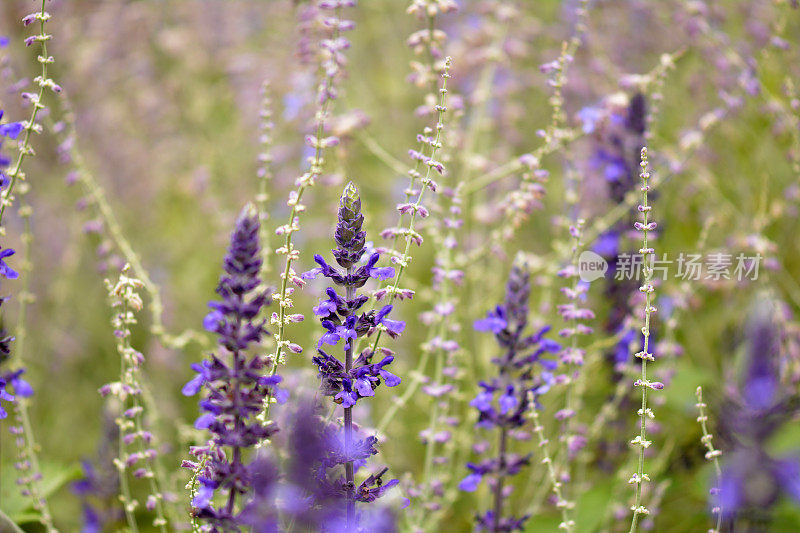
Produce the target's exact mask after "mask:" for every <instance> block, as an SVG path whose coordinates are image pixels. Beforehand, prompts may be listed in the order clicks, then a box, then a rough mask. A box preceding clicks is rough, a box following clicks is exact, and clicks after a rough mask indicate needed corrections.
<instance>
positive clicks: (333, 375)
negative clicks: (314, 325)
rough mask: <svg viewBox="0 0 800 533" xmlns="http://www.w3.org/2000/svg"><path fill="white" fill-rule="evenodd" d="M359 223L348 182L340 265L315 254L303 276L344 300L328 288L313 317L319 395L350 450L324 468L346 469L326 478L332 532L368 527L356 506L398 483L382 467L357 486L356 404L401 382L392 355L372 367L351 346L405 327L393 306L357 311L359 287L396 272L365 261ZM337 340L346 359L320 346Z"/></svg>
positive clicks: (373, 258)
mask: <svg viewBox="0 0 800 533" xmlns="http://www.w3.org/2000/svg"><path fill="white" fill-rule="evenodd" d="M363 223H364V215H362V214H361V197H360V195H359V193H358V189H357V188H356V187H355V185H354V184H353V183H352V182H350V183H348V184H347V186H346V187H345V188H344V191H343V192H342V197H341V200H340V202H339V210H338V220H337V223H336V230H335V234H334V240H335V241H336V248H334V249H333V251H332V253H333V257H334V258H335V259H336V262H337V264H338V265H339V267H338V268H337V267H334V266H331V265H329V264H328V263H327V262H326V261H325V259H324V258H323V257H322V256H320V255H316V256H314V261H316V263H317V264H318V265H319V267H318V268H315V269H313V270H310V271H309V272H307V273H305V274H304V275H303V277H304V278H307V279H309V278H311V277H315V276H317V275H319V274H322V275H323V276H325V277H327V278H329V279H330V280H331V281H332V282H333V283H334V284H335V285H337V286H340V287H342V290H343V291H344V296H341V295H340V292H341V291H340V292H337V291H336V290H335V289H334V288H333V287H329V288H328V289H326V291H325V293H326V296H327V298H326V299H323V300H320V302H319V305H317V306H316V307H314V314H315V315H316V316H318V317H319V318H320V323H321V325H322V327H323V328H324V330H325V332H324V333H323V335H322V336H321V337H320V339H319V342H318V345H317V346H318V350H317V353H318V355H317V356H316V357H314V358H313V362H314V364H315V365H317V368H318V370H319V374H318V375H319V378H320V381H321V391H322V393H323V394H324V395H326V396H330V397H332V398H333V401H334V403H336V404H338V405H340V406H341V407H342V408H343V410H344V431H343V433H344V445H343V448H344V449H345V450H348V451H347V452H346V453H344V454H336V455H334V456H333V457H330V458H329V459H328V460H327V461H326V462H325V464H324V466H325V470H327V471H331V472H332V471H334V469H337V468H339V467H341V466H344V474H345V475H344V477H343V478H342V477H341V475H339V476H338V477H336V480H335V481H331V480H330V479H329V478H330V477H331V475H333V474H332V473H331V472H327V473H326V474H325V479H326V483H328V484H330V488H329V490H330V491H331V492H332V493H335V494H342V495H343V496H344V500H345V502H344V509H342V511H343V512H342V513H341V514H340V516H338V517H337V522H336V524H337V525H336V526H335V527H334V526H331V525H330V524H328V529H330V530H331V531H339V530H341V531H356V530H361V529H360V528H363V527H366V517H367V516H369V513H367V512H365V511H360V512H358V513H357V512H356V502H361V503H371V502H373V501H375V500H376V499H377V498H379V497H380V496H382V495H383V494H384V493H385V492H386V491H387V490H389V489H390V488H391V487H393V486H395V485H397V483H398V481H397V480H391V481H389V482H386V483H384V482H383V481H382V478H381V476H383V474H384V473H385V471H386V470H385V469H384V470H383V471H381V472H380V473H378V474H373V475H371V476H369V477H368V478H367V479H366V480H365V481H364V482H363V483H361V484H360V485H358V486H356V485H355V477H354V472H355V470H356V469H357V468H358V467H360V466H362V465H364V464H365V461H366V458H367V455H365V456H363V457H354V456H353V454H352V453H351V451H352V450H356V449H358V448H359V447H358V445H356V444H355V443H354V432H355V430H354V427H353V418H352V416H353V414H352V408H353V407H354V406H355V405H356V404H357V403H358V402H359V401H360V400H362V399H364V398H371V397H373V396H375V390H376V389H377V388H378V386H380V384H381V383H385V384H386V385H387V386H388V387H396V386H397V385H399V384H400V382H401V380H400V378H399V377H398V376H396V375H394V374H392V373H391V372H389V371H388V370H386V368H385V367H387V366H388V365H389V364H391V362H392V361H393V360H394V357H392V356H391V355H387V356H386V357H384V358H383V360H381V361H380V362H379V363H373V361H372V359H373V356H374V354H373V353H372V350H371V349H370V348H367V349H365V350H364V351H363V352H361V354H359V355H358V356H357V357H354V354H353V348H354V345H355V343H356V342H357V341H358V339H359V338H361V337H366V336H369V335H371V334H372V333H374V332H375V331H377V330H379V329H381V330H383V329H385V330H386V332H387V333H388V334H389V336H391V337H396V336H398V335H399V334H400V333H401V332H402V331H403V329H405V322H402V321H399V320H392V319H390V318H389V314H390V313H391V311H392V306H391V305H387V306H384V307H383V308H381V309H380V310H379V311H377V312H376V311H374V310H373V311H367V312H362V311H361V308H362V307H363V305H364V304H365V303H366V302H367V301H368V300H369V298H368V297H366V296H359V295H358V294H357V292H358V289H359V288H361V287H362V286H364V284H366V283H367V281H368V280H369V279H370V278H376V279H379V280H386V279H389V278H391V277H393V276H394V274H395V272H394V268H392V267H378V266H376V265H377V263H378V261H379V260H380V254H379V253H378V252H373V253H371V254H369V256H368V257H367V258H366V260H365V259H364V256H365V253H366V240H365V239H366V232H364V231H363V230H362V225H363ZM381 326H382V328H381ZM340 340H344V341H345V342H344V343H343V344H342V349H343V350H344V360H341V359H339V358H337V357H335V356H333V355H330V354H328V353H326V352H324V351H322V349H321V348H322V347H323V346H325V345H329V346H338V345H339V341H340ZM373 444H374V442H372V441H371V443H370V445H369V450H370V453H369V454H368V455H372V454H373V453H377V452H376V450H374V448H373V447H372V445H373Z"/></svg>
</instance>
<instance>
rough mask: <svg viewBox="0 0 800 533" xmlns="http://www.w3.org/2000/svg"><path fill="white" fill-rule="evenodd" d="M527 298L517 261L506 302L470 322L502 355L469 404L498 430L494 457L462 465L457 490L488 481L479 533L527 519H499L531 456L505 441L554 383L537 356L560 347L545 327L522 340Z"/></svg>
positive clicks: (525, 277)
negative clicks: (509, 482) (509, 487)
mask: <svg viewBox="0 0 800 533" xmlns="http://www.w3.org/2000/svg"><path fill="white" fill-rule="evenodd" d="M529 298H530V274H529V272H528V269H527V264H526V262H525V261H524V259H523V258H522V257H518V258H517V259H516V260H515V262H514V265H513V266H512V268H511V272H510V274H509V277H508V283H507V285H506V297H505V302H504V303H503V304H502V305H498V306H497V307H496V308H495V309H494V310H492V311H490V312H489V313H488V314H487V316H486V318H484V319H482V320H478V321H476V322H475V329H476V330H478V331H485V332H491V333H493V334H494V336H495V338H496V340H497V343H498V345H499V346H500V348H501V350H502V354H501V355H500V356H499V357H496V358H494V359H492V363H493V364H494V365H496V366H497V369H498V373H497V376H495V377H493V378H492V379H491V380H488V381H481V382H479V383H478V384H479V385H480V387H481V389H482V390H481V392H480V393H479V394H478V395H477V396H476V397H475V399H473V400H472V402H470V405H471V406H472V407H474V408H475V409H477V410H478V412H479V417H478V423H477V424H476V426H477V427H478V428H482V429H488V430H497V434H498V444H497V455H496V456H495V457H490V458H487V459H483V460H482V461H480V462H478V463H467V468H468V469H469V470H470V474H469V475H468V476H467V477H465V478H464V479H463V480H462V481H461V483H460V484H459V488H461V489H462V490H465V491H469V492H472V491H475V490H477V488H478V485H479V484H480V483H481V482H482V481H483V479H484V477H487V476H488V477H490V478H492V480H493V485H491V486H492V501H493V505H492V509H491V510H488V511H486V512H485V513H484V514H477V515H476V517H475V519H476V526H477V529H478V530H479V531H490V532H492V533H498V532H509V531H522V530H524V528H525V522H526V521H527V519H528V518H529V516H530V515H524V516H521V517H513V516H504V509H503V507H504V500H505V498H506V497H507V493H506V490H505V488H504V487H505V481H506V478H508V477H511V476H513V475H516V474H518V473H519V472H520V471H521V470H522V469H523V468H524V467H526V466H528V465H529V464H530V457H531V455H530V454H528V455H524V456H520V455H517V454H513V453H511V451H510V444H511V442H510V441H511V439H512V438H514V437H515V433H513V432H514V431H515V430H518V429H520V428H521V427H523V426H524V425H525V424H526V422H527V420H528V418H529V415H528V411H530V410H531V409H536V408H538V407H539V406H538V405H537V402H536V397H538V396H540V395H542V394H544V393H545V392H547V391H548V390H549V389H550V386H551V385H552V384H553V383H554V376H553V374H552V371H553V370H554V369H555V368H556V366H557V363H556V362H555V361H552V360H548V359H544V358H543V357H542V356H543V355H545V354H546V353H548V352H550V353H555V352H558V351H559V350H560V349H561V346H560V345H559V344H558V343H556V342H554V341H551V340H549V339H546V338H545V334H546V333H547V332H548V331H549V330H550V328H549V327H544V328H542V329H540V330H539V331H537V332H535V333H533V334H532V335H529V334H527V332H526V329H527V327H528V300H529ZM537 367H541V369H538V368H537ZM537 425H538V424H537Z"/></svg>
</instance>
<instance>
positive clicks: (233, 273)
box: [182, 205, 286, 531]
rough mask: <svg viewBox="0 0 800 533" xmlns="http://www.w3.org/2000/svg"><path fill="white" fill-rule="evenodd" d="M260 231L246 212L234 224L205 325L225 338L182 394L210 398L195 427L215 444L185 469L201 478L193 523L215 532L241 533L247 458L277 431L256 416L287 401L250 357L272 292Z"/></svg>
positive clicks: (260, 359)
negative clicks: (263, 277)
mask: <svg viewBox="0 0 800 533" xmlns="http://www.w3.org/2000/svg"><path fill="white" fill-rule="evenodd" d="M258 228H259V222H258V211H257V210H256V208H255V206H253V205H247V206H246V207H245V208H244V209H243V210H242V212H241V214H240V215H239V218H238V219H237V221H236V227H235V228H234V231H233V233H232V235H231V241H230V247H229V249H228V254H227V255H226V256H225V259H224V262H223V268H224V270H225V275H223V276H222V278H221V279H220V282H219V285H218V286H217V294H219V295H220V296H221V298H222V300H221V301H213V302H211V303H209V307H211V309H212V310H211V312H210V313H209V314H208V315H207V316H206V318H205V320H204V321H203V325H204V327H205V328H206V329H207V330H208V331H211V332H213V333H216V334H217V335H218V336H219V339H218V342H219V345H220V346H221V350H220V352H219V353H218V354H212V356H211V358H210V359H206V360H204V361H203V362H202V363H201V364H195V365H192V368H193V369H194V370H195V372H197V376H196V377H195V378H194V379H192V380H191V381H189V383H187V384H186V386H184V388H183V391H182V392H183V394H185V395H187V396H190V395H194V394H196V393H198V392H199V391H200V390H201V389H203V388H204V389H205V390H206V391H207V395H206V397H205V398H204V399H203V400H201V401H200V408H201V410H202V411H203V414H202V415H201V416H200V417H199V418H198V419H197V421H196V422H195V427H196V428H197V429H205V430H208V431H209V432H210V433H211V441H210V443H209V445H207V446H200V447H196V448H194V449H193V452H192V453H193V455H195V456H196V457H197V458H198V459H200V463H193V462H190V461H185V462H184V466H186V467H189V468H193V469H197V470H198V472H199V478H198V480H199V484H200V486H199V489H198V490H197V493H196V494H195V495H194V498H193V499H192V507H193V508H194V515H195V517H196V518H198V519H200V520H202V521H205V522H206V523H207V524H208V525H209V526H210V529H211V531H227V530H229V529H236V528H237V525H238V524H240V520H239V518H238V516H237V514H238V509H237V505H236V499H237V496H239V495H243V494H246V493H248V492H250V491H251V490H252V489H253V487H252V468H251V466H252V465H250V464H248V463H247V462H246V458H245V457H244V454H245V452H246V451H247V450H248V449H251V448H253V447H254V446H255V445H256V444H258V443H259V442H261V441H263V440H264V439H267V438H269V437H270V435H272V434H273V433H275V432H276V431H277V427H275V425H274V424H267V425H263V424H261V422H259V421H258V420H257V419H256V415H257V414H258V413H259V412H260V411H261V409H262V407H263V405H264V401H265V400H266V399H267V397H268V396H272V397H275V398H276V399H277V400H278V401H279V402H283V401H285V399H286V393H285V391H280V390H278V389H277V385H278V383H280V381H281V377H280V376H277V375H273V376H264V375H263V374H264V370H265V369H267V368H269V366H270V365H271V364H272V360H271V359H270V358H269V357H266V356H263V355H253V356H250V355H248V349H249V348H251V347H255V346H258V343H259V342H260V340H261V337H262V336H263V335H265V334H266V333H267V332H266V330H265V329H264V322H263V321H259V319H258V317H259V315H260V313H261V310H262V308H263V307H264V306H265V305H268V304H269V302H270V299H271V298H270V291H269V290H261V289H259V287H260V283H261V281H260V279H259V272H260V269H261V262H262V258H261V255H260V254H259V251H260V249H259V240H258ZM217 494H224V496H225V503H224V504H222V505H220V506H216V504H215V501H214V500H215V496H216V495H217Z"/></svg>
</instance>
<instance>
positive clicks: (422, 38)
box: [406, 0, 458, 115]
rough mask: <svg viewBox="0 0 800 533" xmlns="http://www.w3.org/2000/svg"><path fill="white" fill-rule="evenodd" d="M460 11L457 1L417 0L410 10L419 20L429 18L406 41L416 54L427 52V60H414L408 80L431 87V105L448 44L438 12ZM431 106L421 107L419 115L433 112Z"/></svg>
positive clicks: (408, 11) (428, 96)
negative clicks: (445, 47) (438, 72)
mask: <svg viewBox="0 0 800 533" xmlns="http://www.w3.org/2000/svg"><path fill="white" fill-rule="evenodd" d="M457 10H458V5H457V4H456V2H455V1H454V0H414V1H413V2H412V3H411V5H410V6H409V7H408V9H407V10H406V11H407V13H408V14H410V15H416V16H417V18H419V19H427V24H426V26H427V27H426V28H424V29H421V30H418V31H415V32H414V33H412V34H411V35H410V36H409V37H408V40H407V41H406V44H408V46H409V47H410V48H411V49H412V50H413V51H414V54H415V55H416V56H422V55H423V54H427V56H428V57H427V61H412V62H411V74H410V75H409V76H408V81H409V82H410V83H413V84H414V85H416V86H417V87H421V88H425V87H431V86H432V88H431V91H432V93H431V94H428V95H427V97H426V99H427V98H429V99H430V100H429V101H428V104H433V102H434V101H435V97H436V95H435V87H436V72H437V71H438V70H439V69H440V68H441V66H442V65H441V63H440V62H439V61H440V60H441V58H442V56H443V55H444V53H443V49H444V43H445V40H446V39H447V34H446V33H445V32H444V31H442V30H440V29H438V28H435V19H436V17H437V16H438V15H440V14H444V13H450V12H454V11H457ZM430 107H431V105H425V106H420V108H418V109H417V114H418V115H422V114H426V113H428V112H430Z"/></svg>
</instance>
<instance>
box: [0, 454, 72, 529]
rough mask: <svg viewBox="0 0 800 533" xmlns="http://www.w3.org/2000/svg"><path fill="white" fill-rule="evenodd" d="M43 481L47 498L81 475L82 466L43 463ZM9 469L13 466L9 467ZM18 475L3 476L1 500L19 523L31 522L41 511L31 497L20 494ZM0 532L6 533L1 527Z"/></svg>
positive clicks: (11, 516) (43, 491) (0, 492)
mask: <svg viewBox="0 0 800 533" xmlns="http://www.w3.org/2000/svg"><path fill="white" fill-rule="evenodd" d="M41 467H42V476H43V478H42V481H41V483H40V484H39V488H40V490H41V491H42V495H43V496H44V497H45V498H49V497H50V496H52V495H53V494H55V493H56V492H57V491H58V490H59V489H61V488H62V487H63V486H64V485H66V484H67V483H69V482H71V481H75V480H76V479H79V478H80V477H81V475H82V474H81V470H80V468H79V467H78V466H77V465H75V464H74V463H73V464H63V463H48V462H44V463H42V464H41ZM9 470H11V468H10V467H9ZM15 478H16V476H13V475H11V476H3V477H2V482H0V501H2V502H3V511H4V512H5V513H6V514H7V515H8V516H9V517H10V518H11V519H12V520H13V522H16V523H17V524H29V523H32V522H37V521H38V520H39V513H38V512H36V511H35V510H34V509H33V503H32V502H31V499H30V497H27V496H23V495H22V494H20V488H19V486H18V485H17V484H16V479H15ZM12 531H13V530H12ZM0 533H5V530H4V529H0Z"/></svg>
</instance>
